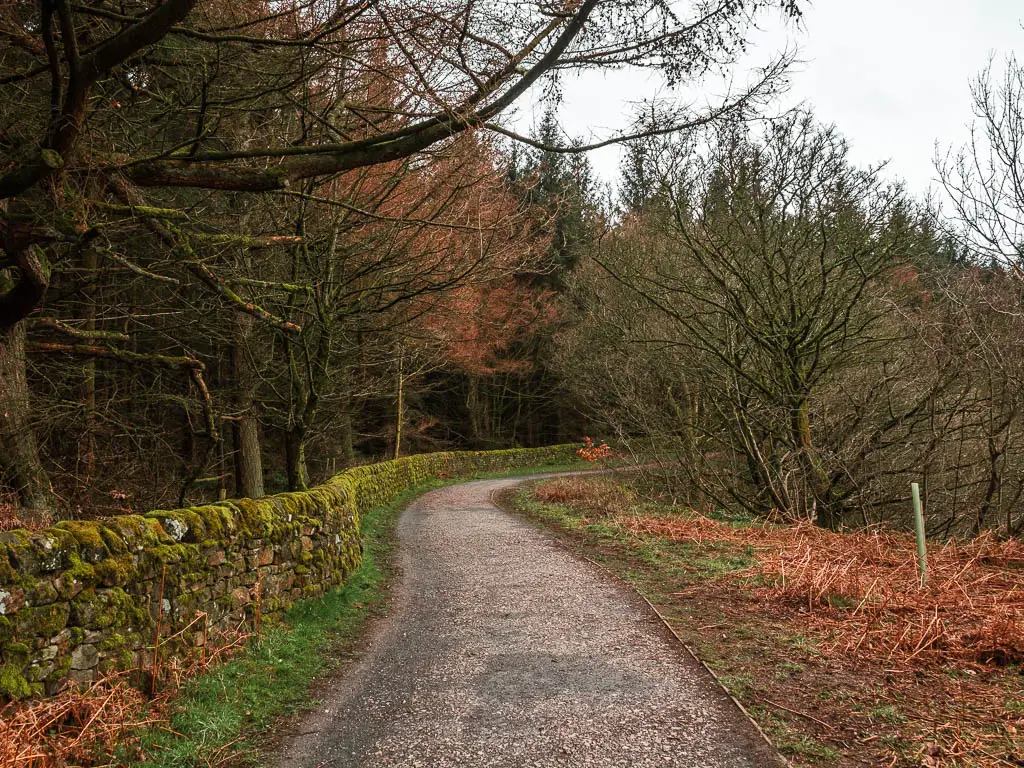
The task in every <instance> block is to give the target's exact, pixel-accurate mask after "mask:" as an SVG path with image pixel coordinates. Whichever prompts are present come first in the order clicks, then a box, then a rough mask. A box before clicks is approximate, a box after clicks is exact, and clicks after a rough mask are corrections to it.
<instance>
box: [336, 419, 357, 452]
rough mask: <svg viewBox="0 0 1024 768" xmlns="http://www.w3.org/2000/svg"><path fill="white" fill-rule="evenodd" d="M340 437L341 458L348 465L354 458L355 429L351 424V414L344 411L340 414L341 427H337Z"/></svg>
mask: <svg viewBox="0 0 1024 768" xmlns="http://www.w3.org/2000/svg"><path fill="white" fill-rule="evenodd" d="M338 430H339V433H340V437H341V457H342V458H343V459H344V460H345V463H346V464H350V463H351V462H352V460H353V459H355V457H356V449H355V428H354V426H353V424H352V413H351V412H350V411H345V412H344V413H342V414H341V425H340V426H339V427H338Z"/></svg>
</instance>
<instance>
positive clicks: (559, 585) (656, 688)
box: [277, 478, 784, 768]
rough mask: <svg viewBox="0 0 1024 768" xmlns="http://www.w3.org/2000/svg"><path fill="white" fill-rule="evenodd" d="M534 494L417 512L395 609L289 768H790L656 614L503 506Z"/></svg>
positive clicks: (338, 684)
mask: <svg viewBox="0 0 1024 768" xmlns="http://www.w3.org/2000/svg"><path fill="white" fill-rule="evenodd" d="M520 482H522V478H520V479H512V480H485V481H480V482H472V483H465V484H463V485H457V486H451V487H448V488H442V489H440V490H436V491H432V492H430V493H427V494H425V495H424V496H422V497H421V498H420V499H419V500H418V501H416V502H415V503H414V504H412V505H411V506H410V507H409V509H408V510H407V511H406V512H405V513H403V515H402V517H401V519H400V521H399V524H398V540H399V550H398V552H399V555H398V561H399V565H400V567H401V571H402V574H403V575H402V578H401V579H400V580H399V581H400V583H399V584H398V585H397V594H396V601H395V604H394V609H393V611H392V612H391V614H390V615H389V616H388V617H387V618H386V619H384V620H383V621H382V622H381V623H380V625H379V627H378V630H377V633H376V635H375V637H374V638H373V640H372V643H371V644H370V648H369V650H368V651H367V653H366V654H365V656H364V657H363V658H362V659H360V660H359V661H358V662H356V663H355V664H354V665H353V666H352V667H351V668H350V669H349V670H348V671H346V673H345V674H344V675H340V676H338V677H337V678H336V679H334V680H332V681H330V682H329V688H328V689H326V690H324V692H323V698H324V701H323V703H322V705H321V706H320V707H319V708H318V710H316V711H315V712H314V713H312V714H311V715H309V716H307V717H306V718H305V719H304V720H303V721H301V722H300V723H299V724H298V725H297V727H296V729H295V731H294V732H292V733H291V734H290V735H289V736H288V737H287V738H286V740H285V741H284V743H283V745H282V747H281V749H280V751H279V754H278V756H277V765H278V766H280V768H313V767H314V766H324V767H325V768H326V767H328V766H330V767H331V768H343V767H353V768H354V767H355V766H359V768H374V767H376V766H403V767H405V768H409V767H412V766H428V767H429V768H448V767H449V766H481V767H483V766H486V767H487V768H492V767H493V768H499V767H502V768H503V767H505V766H508V767H509V768H511V767H512V766H536V767H537V768H541V767H545V768H546V767H547V766H594V767H595V768H596V767H598V766H600V767H602V768H613V767H614V768H633V767H635V768H647V767H648V766H688V767H691V768H716V767H718V766H730V767H732V766H736V767H737V768H738V767H739V766H782V765H784V763H783V761H782V760H781V759H780V758H779V757H778V756H777V754H776V753H774V751H773V750H771V749H770V748H769V747H768V746H767V745H766V744H765V742H764V741H763V740H762V739H761V738H760V737H759V735H758V734H757V732H756V731H755V729H754V728H753V726H752V725H751V724H750V722H749V721H748V720H747V719H746V718H745V717H744V716H743V715H742V713H741V712H740V711H739V709H738V708H737V707H736V706H735V704H733V702H732V701H731V700H730V699H729V698H728V697H727V696H726V695H725V694H724V693H723V692H722V691H721V689H720V688H719V687H718V686H717V685H716V684H715V682H714V681H713V680H712V679H711V677H710V676H709V675H708V673H707V671H706V670H704V669H703V667H701V666H700V665H699V664H698V663H696V662H695V661H694V660H693V659H692V658H691V657H690V656H689V654H688V653H686V651H685V649H683V648H682V647H681V646H680V645H679V643H678V642H677V641H676V640H675V639H674V638H673V637H672V636H671V635H670V634H669V632H668V631H667V630H666V629H665V627H664V625H662V624H661V622H660V621H659V620H658V619H657V618H656V617H655V616H654V615H653V614H652V613H651V610H650V608H649V607H648V606H647V605H646V603H644V602H643V600H642V599H641V598H639V597H638V596H637V595H636V594H635V593H633V592H632V591H631V590H630V589H628V588H627V587H625V586H623V585H621V584H619V583H617V582H615V581H614V580H612V579H610V578H608V577H607V576H606V575H605V574H603V573H602V572H601V571H600V570H599V569H597V568H596V567H594V566H593V565H591V564H590V563H588V562H586V561H581V560H579V559H578V558H576V557H575V556H573V555H572V554H570V553H569V552H567V551H566V550H565V549H564V548H562V547H560V546H559V545H558V544H557V543H556V542H555V541H554V540H553V539H552V537H551V536H550V535H549V534H547V533H546V532H544V531H541V530H539V529H538V528H536V527H535V526H533V525H532V524H530V523H529V522H527V521H525V520H521V519H519V518H517V517H515V516H512V515H509V514H507V513H505V512H502V511H501V510H499V509H498V508H497V507H495V506H494V505H493V504H492V503H491V501H490V499H491V494H493V493H494V492H495V491H498V490H501V489H503V488H507V487H509V486H510V485H515V484H517V483H520Z"/></svg>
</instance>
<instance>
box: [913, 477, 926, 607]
mask: <svg viewBox="0 0 1024 768" xmlns="http://www.w3.org/2000/svg"><path fill="white" fill-rule="evenodd" d="M910 492H911V495H912V496H913V497H914V533H915V534H916V535H917V572H918V573H919V574H920V575H921V586H922V587H923V586H924V585H925V584H927V583H928V550H927V548H926V547H925V540H924V511H923V510H922V509H921V488H920V486H918V484H917V483H911V484H910Z"/></svg>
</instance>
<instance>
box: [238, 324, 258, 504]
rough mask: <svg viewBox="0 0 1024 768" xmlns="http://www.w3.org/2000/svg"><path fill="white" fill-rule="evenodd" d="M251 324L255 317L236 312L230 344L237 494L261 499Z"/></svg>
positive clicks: (255, 383) (255, 381) (255, 382)
mask: <svg viewBox="0 0 1024 768" xmlns="http://www.w3.org/2000/svg"><path fill="white" fill-rule="evenodd" d="M252 325H253V320H252V318H251V317H249V316H248V315H244V314H241V313H236V314H235V339H234V343H233V344H232V345H231V369H232V370H231V373H232V376H233V378H234V380H235V403H234V411H235V414H236V418H235V422H234V430H233V433H234V434H233V438H234V452H235V493H237V494H238V495H239V496H241V497H245V498H250V499H258V498H260V497H261V496H263V495H264V494H265V490H264V487H263V454H262V449H261V447H260V425H259V419H258V413H257V408H258V404H257V402H256V385H257V379H256V376H255V372H254V371H253V370H252V365H251V364H250V360H249V355H248V354H246V344H247V343H248V342H249V338H250V335H251V331H252Z"/></svg>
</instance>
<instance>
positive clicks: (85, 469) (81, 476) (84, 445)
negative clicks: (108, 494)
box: [75, 248, 99, 494]
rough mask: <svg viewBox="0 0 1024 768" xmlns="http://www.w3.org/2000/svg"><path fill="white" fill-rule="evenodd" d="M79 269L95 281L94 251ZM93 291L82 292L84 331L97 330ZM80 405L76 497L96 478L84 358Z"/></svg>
mask: <svg viewBox="0 0 1024 768" xmlns="http://www.w3.org/2000/svg"><path fill="white" fill-rule="evenodd" d="M82 266H83V267H84V268H85V270H86V275H88V276H89V278H90V279H93V280H94V279H95V273H96V270H97V269H98V267H99V258H98V257H97V255H96V251H94V250H93V249H92V248H87V249H86V251H85V254H84V255H83V258H82ZM95 292H96V288H95V286H94V285H90V286H89V287H88V288H87V289H86V290H85V292H84V294H85V295H84V309H83V312H82V316H83V318H84V320H85V324H84V329H85V330H86V331H95V330H96V293H95ZM79 395H80V397H81V404H82V431H81V432H80V433H79V436H78V462H77V464H78V467H77V471H76V473H75V474H76V482H77V485H78V488H79V493H80V494H84V493H88V491H89V489H90V488H91V486H92V479H93V477H94V476H95V474H96V360H95V359H93V358H87V359H86V361H85V364H84V366H83V370H82V384H81V387H80V389H79Z"/></svg>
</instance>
